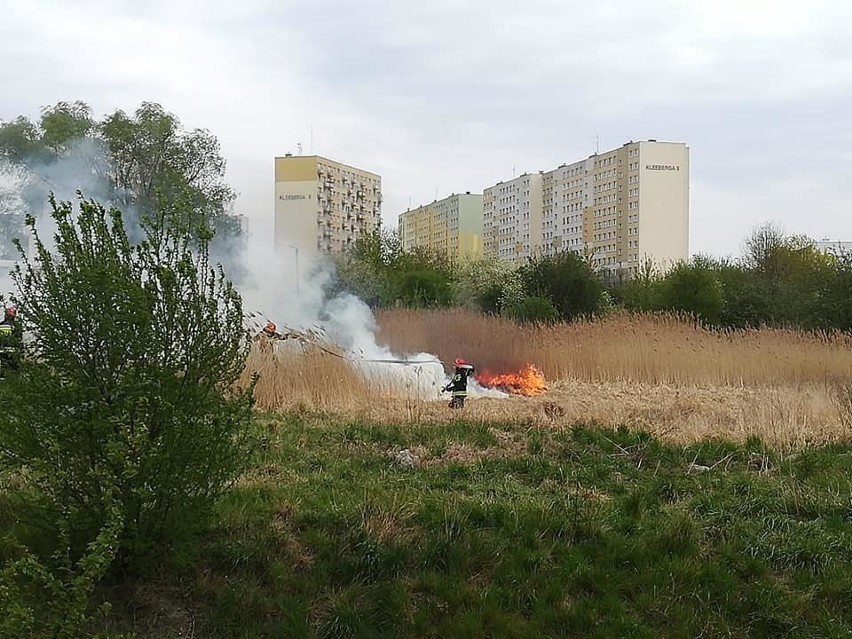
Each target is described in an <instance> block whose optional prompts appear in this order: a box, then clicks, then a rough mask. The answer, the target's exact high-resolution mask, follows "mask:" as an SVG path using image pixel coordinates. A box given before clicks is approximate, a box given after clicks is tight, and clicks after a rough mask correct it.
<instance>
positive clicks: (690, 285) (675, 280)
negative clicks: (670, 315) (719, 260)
mask: <svg viewBox="0 0 852 639" xmlns="http://www.w3.org/2000/svg"><path fill="white" fill-rule="evenodd" d="M659 299H660V305H661V306H662V308H664V309H667V310H673V311H682V312H686V313H690V314H692V315H695V316H696V317H698V318H700V319H701V320H702V321H704V322H706V323H708V324H719V321H720V319H721V316H722V306H723V298H722V287H721V286H720V285H719V282H718V281H717V279H716V274H715V272H714V270H713V267H712V264H711V263H708V261H707V260H705V259H702V258H700V257H696V258H693V260H692V262H691V263H688V262H680V263H678V264H676V265H675V266H674V268H672V269H671V270H670V271H669V272H668V273H666V275H665V277H664V278H663V280H662V283H661V285H660V298H659Z"/></svg>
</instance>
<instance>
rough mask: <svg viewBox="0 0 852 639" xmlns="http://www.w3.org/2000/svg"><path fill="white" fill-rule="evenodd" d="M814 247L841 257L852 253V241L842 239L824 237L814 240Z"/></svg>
mask: <svg viewBox="0 0 852 639" xmlns="http://www.w3.org/2000/svg"><path fill="white" fill-rule="evenodd" d="M814 248H816V250H818V251H822V252H823V253H828V254H829V255H835V256H837V257H840V256H842V255H852V242H843V241H842V240H829V239H822V240H819V241H818V242H814Z"/></svg>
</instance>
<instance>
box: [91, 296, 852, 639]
mask: <svg viewBox="0 0 852 639" xmlns="http://www.w3.org/2000/svg"><path fill="white" fill-rule="evenodd" d="M378 319H379V325H380V334H379V336H380V341H381V342H382V343H384V344H388V345H390V346H391V347H392V348H393V349H394V351H395V352H398V353H405V352H420V351H423V352H431V353H434V354H436V355H438V356H440V358H441V359H442V360H444V361H448V360H451V359H452V358H454V357H455V356H458V355H462V356H465V357H467V358H469V359H471V360H473V361H474V362H476V364H477V367H478V368H480V369H483V368H490V369H492V370H494V371H500V370H507V371H509V370H517V369H518V368H520V367H521V366H522V365H524V364H526V363H533V364H535V365H536V366H538V367H540V368H541V370H542V371H544V374H545V376H546V378H547V381H548V391H547V392H546V393H545V394H543V395H541V396H538V397H517V396H513V397H507V398H501V399H492V398H479V399H472V400H470V401H469V402H468V406H467V407H466V408H465V409H464V411H463V412H461V413H459V412H456V411H450V410H449V409H448V408H447V407H446V404H445V402H443V401H441V402H438V401H421V400H417V399H412V398H411V397H405V396H401V395H400V394H399V393H394V392H391V390H390V389H389V388H388V387H387V386H386V385H384V384H383V383H381V382H377V381H376V380H371V379H369V378H367V377H364V376H361V375H359V374H358V373H356V371H355V370H354V369H353V368H352V367H351V366H350V364H349V363H347V362H346V361H345V360H343V359H340V358H338V357H334V356H331V355H329V354H327V353H323V352H322V351H321V350H318V349H315V348H308V349H307V350H305V351H302V350H300V349H299V348H296V349H290V348H287V349H283V350H282V351H280V352H277V353H273V352H270V351H269V350H261V349H255V350H254V351H253V352H252V353H251V356H250V360H249V367H248V369H247V373H246V380H247V379H248V377H249V375H250V373H251V372H253V371H256V372H259V373H260V374H261V377H260V380H259V383H258V386H257V399H258V404H259V408H260V409H261V411H262V412H260V413H258V419H257V423H256V424H255V428H256V431H257V436H258V447H257V448H258V457H257V459H255V460H253V463H252V470H251V471H250V472H249V473H248V474H247V475H246V476H244V477H243V478H241V480H240V481H239V483H238V484H237V485H236V486H235V487H234V488H233V489H232V490H231V491H230V492H229V493H228V495H227V497H226V499H225V500H224V501H223V502H222V503H221V504H220V508H219V512H218V513H217V517H216V523H215V524H214V526H213V528H212V529H211V530H210V531H209V532H208V533H207V534H206V535H205V536H204V538H203V539H202V541H201V542H200V543H199V544H197V545H196V546H194V547H193V548H192V549H191V550H190V551H184V552H182V553H181V554H179V555H177V556H175V557H172V558H171V559H170V560H169V561H167V562H164V563H163V564H162V565H160V566H157V567H152V569H151V572H150V574H148V575H147V576H145V578H144V579H142V580H141V581H135V582H133V583H132V584H131V583H125V584H124V585H122V584H121V582H119V583H116V584H113V585H112V586H110V587H108V588H105V589H104V590H103V591H102V592H101V593H100V594H101V595H102V596H104V597H106V598H107V599H110V600H111V601H113V602H114V603H115V604H116V606H115V608H114V613H113V615H112V616H111V617H110V620H109V622H108V625H107V626H106V627H104V628H102V629H103V630H107V631H109V632H113V633H120V632H128V633H131V632H132V633H134V635H135V636H137V637H140V638H154V637H157V638H160V637H211V638H213V637H215V638H222V639H229V638H237V637H322V638H338V637H364V638H367V637H369V638H376V637H379V638H380V637H454V638H455V637H459V638H464V637H529V638H533V637H535V638H540V637H602V638H603V637H607V638H609V637H649V638H650V637H673V638H674V637H677V638H680V637H704V638H712V637H766V638H770V637H771V638H775V637H802V638H805V637H807V638H814V637H825V638H828V637H847V636H852V443H850V437H849V435H850V432H852V391H850V389H852V385H850V377H852V349H850V342H849V338H848V337H844V336H841V335H816V336H814V335H807V334H804V333H798V332H795V331H750V332H742V333H719V332H712V331H705V330H702V329H701V328H699V327H697V326H695V325H693V324H690V323H685V322H681V321H677V320H676V319H672V318H631V317H627V316H616V317H611V318H608V319H605V320H603V321H599V322H588V323H578V324H574V325H571V326H560V327H526V328H519V327H515V326H514V325H512V324H510V323H507V322H505V321H503V320H500V319H497V318H483V317H479V316H475V315H470V314H467V313H464V312H460V311H451V312H432V313H429V312H426V313H411V312H400V311H394V312H389V313H384V314H381V315H380V316H379V318H378Z"/></svg>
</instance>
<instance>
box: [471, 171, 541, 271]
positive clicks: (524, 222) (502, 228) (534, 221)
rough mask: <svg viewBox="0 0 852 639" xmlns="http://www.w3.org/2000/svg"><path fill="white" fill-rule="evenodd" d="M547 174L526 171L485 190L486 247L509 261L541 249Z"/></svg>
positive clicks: (491, 252) (483, 217) (483, 212)
mask: <svg viewBox="0 0 852 639" xmlns="http://www.w3.org/2000/svg"><path fill="white" fill-rule="evenodd" d="M542 185H543V174H541V173H533V174H529V173H525V174H524V175H521V176H520V177H516V178H513V179H512V180H509V181H508V182H498V183H497V184H495V185H494V186H491V187H489V188H487V189H485V191H484V193H483V199H482V226H483V233H484V237H483V248H484V251H485V254H486V255H496V256H497V257H499V258H500V259H502V260H505V261H507V262H518V263H519V262H522V261H524V260H525V259H526V258H528V257H532V256H534V255H536V254H537V253H538V252H540V247H541V234H542Z"/></svg>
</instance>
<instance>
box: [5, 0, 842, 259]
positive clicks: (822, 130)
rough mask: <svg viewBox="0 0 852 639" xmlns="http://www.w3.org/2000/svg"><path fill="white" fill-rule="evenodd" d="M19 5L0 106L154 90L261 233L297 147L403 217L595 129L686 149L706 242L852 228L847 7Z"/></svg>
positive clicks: (120, 100) (605, 144)
mask: <svg viewBox="0 0 852 639" xmlns="http://www.w3.org/2000/svg"><path fill="white" fill-rule="evenodd" d="M7 4H10V5H11V6H10V7H8V8H6V9H5V10H4V11H3V20H0V60H2V63H0V81H2V83H3V85H4V86H5V87H9V91H7V94H8V95H6V94H4V100H3V103H2V105H0V117H2V118H8V117H14V116H15V115H17V114H18V113H33V112H34V111H35V110H37V108H38V107H39V106H41V105H44V104H50V103H52V102H55V101H56V100H59V99H78V98H79V99H84V100H86V101H88V102H90V103H91V104H92V105H93V106H94V107H95V109H96V111H99V112H101V113H103V112H106V111H109V110H111V109H113V108H116V107H122V108H125V109H133V108H135V107H136V106H137V105H138V103H139V102H140V101H142V100H155V101H159V102H161V103H162V104H163V105H164V106H166V108H168V109H170V110H171V111H173V112H175V113H176V114H177V115H178V116H179V117H180V118H181V119H182V121H183V122H184V123H185V124H186V125H188V126H203V127H206V128H209V129H210V130H212V131H213V132H214V133H215V134H216V135H217V136H218V137H219V139H220V140H221V142H222V149H223V153H224V154H225V156H226V158H227V159H228V161H229V177H230V179H231V181H232V182H233V183H234V185H235V187H236V188H237V190H238V191H239V192H240V194H241V197H240V200H239V205H240V207H241V210H242V211H243V212H245V213H247V214H248V215H249V216H250V218H251V220H252V225H253V227H254V228H256V229H264V230H265V229H270V228H271V224H272V205H273V200H272V158H273V157H274V156H275V155H281V154H283V153H285V152H287V151H292V152H295V151H296V144H297V143H298V142H301V143H302V145H303V149H304V152H305V153H308V152H311V151H314V152H317V153H320V154H323V155H328V156H330V157H333V158H335V159H339V160H341V161H345V162H348V163H352V164H356V165H358V166H363V167H364V168H366V169H369V170H372V171H375V172H378V173H380V174H381V175H382V177H383V186H384V191H385V204H384V217H385V221H386V224H388V225H395V223H396V216H397V214H398V213H400V212H402V211H403V210H405V208H406V207H407V206H408V204H409V198H410V201H411V203H412V205H415V206H416V205H417V204H419V203H422V202H426V201H431V200H432V199H434V197H435V193H436V188H437V192H438V196H439V197H442V196H444V195H446V194H449V193H450V192H460V191H467V190H470V191H479V190H481V189H482V188H484V187H486V186H488V185H490V184H493V183H494V182H496V181H498V180H501V179H505V178H507V177H510V176H511V174H512V170H513V167H514V169H515V170H516V171H517V172H519V173H520V172H523V171H537V170H544V169H549V168H552V167H554V166H558V165H559V164H561V163H563V162H570V161H573V160H575V159H579V158H582V157H585V156H587V155H589V154H590V153H592V152H593V151H594V148H595V139H596V136H599V137H600V144H601V148H602V149H606V148H612V147H615V146H619V145H621V144H623V143H624V142H626V141H627V140H630V139H634V140H638V139H647V138H656V139H669V140H679V141H684V142H686V143H688V144H689V145H690V147H691V149H692V178H693V190H692V195H693V197H692V245H693V248H696V249H700V250H701V251H702V252H713V253H720V254H724V253H728V252H731V251H735V250H737V249H738V247H739V244H740V242H741V239H742V237H741V235H742V233H741V228H742V221H743V220H751V219H756V220H760V219H769V218H781V219H783V220H788V221H790V222H791V224H790V225H789V226H791V227H794V228H802V229H803V228H811V229H814V231H812V232H814V233H815V234H817V235H830V236H833V237H843V238H844V239H848V238H852V226H850V221H849V220H850V216H849V215H848V205H847V204H846V199H845V196H844V195H843V191H844V190H845V185H846V184H848V182H849V179H850V177H849V176H850V174H852V160H850V157H849V155H848V152H846V151H845V149H849V148H852V147H850V145H849V143H850V142H852V140H850V133H849V132H848V127H847V125H846V119H847V116H846V112H847V111H848V106H847V105H848V104H849V103H850V102H852V38H850V37H849V29H848V25H849V24H852V5H849V4H847V3H845V2H841V1H834V2H832V1H829V0H822V1H819V0H817V1H814V2H809V3H800V2H792V1H790V0H783V1H780V2H769V1H768V0H750V1H749V2H741V1H739V2H734V1H733V0H723V1H717V2H714V3H695V2H691V1H688V0H660V1H658V2H655V3H636V2H629V1H627V0H620V1H614V2H609V3H580V2H564V1H561V0H538V1H530V2H525V3H518V2H507V1H506V0H494V1H491V2H487V1H485V0H467V1H465V0H434V1H433V2H429V3H408V2H389V1H378V0H363V1H362V2H358V3H348V2H342V0H339V1H336V2H335V1H331V0H314V1H313V2H295V0H291V1H288V2H283V3H281V2H272V1H271V0H269V1H266V0H247V1H246V2H241V3H233V2H222V1H217V2H200V1H198V0H195V1H192V2H182V3H177V2H165V1H162V0H155V1H153V2H146V3H134V2H129V1H125V2H107V1H106V0H102V1H95V0H89V1H88V2H83V3H74V4H73V6H72V5H71V4H69V3H62V2H59V1H58V0H52V1H51V0H31V1H30V2H27V3H7ZM21 69H27V70H28V72H27V73H21ZM795 184H798V185H799V186H798V190H797V189H796V187H795V186H790V187H789V188H784V187H785V186H786V185H795ZM809 189H817V190H816V191H813V192H811V191H809ZM790 191H793V192H794V193H799V194H800V195H794V196H791V193H790ZM758 193H759V194H760V195H759V196H758V195H756V194H758ZM811 202H818V203H819V204H818V206H816V205H811V204H809V203H811ZM755 207H759V208H757V209H756V210H755ZM805 220H807V224H805V222H804V221H805ZM711 231H712V232H711ZM817 231H821V232H817Z"/></svg>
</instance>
